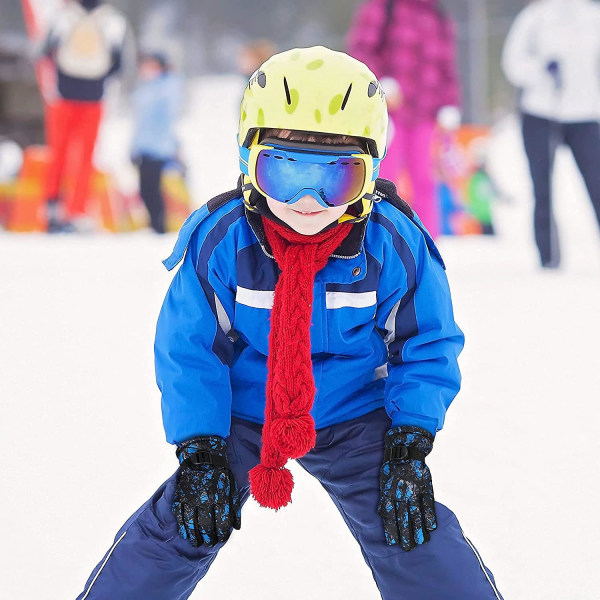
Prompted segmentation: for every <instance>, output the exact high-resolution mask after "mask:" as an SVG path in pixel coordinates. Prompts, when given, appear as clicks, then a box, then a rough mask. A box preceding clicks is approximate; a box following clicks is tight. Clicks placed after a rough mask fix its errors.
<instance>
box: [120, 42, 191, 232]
mask: <svg viewBox="0 0 600 600" xmlns="http://www.w3.org/2000/svg"><path fill="white" fill-rule="evenodd" d="M139 78H140V82H139V84H138V86H137V87H136V89H135V91H134V92H133V96H132V103H133V112H134V121H135V124H134V133H133V139H132V147H131V158H132V161H133V162H134V163H135V164H137V165H138V167H139V173H140V195H141V197H142V200H143V201H144V204H145V205H146V208H147V209H148V214H149V215H150V226H151V227H152V229H153V230H154V231H155V232H156V233H165V230H166V227H165V201H164V198H163V194H162V190H161V176H162V172H163V170H164V168H165V166H166V165H167V164H168V163H169V162H173V161H176V160H177V152H178V146H179V144H178V141H177V136H176V134H175V123H176V121H177V118H178V116H179V114H180V111H181V105H182V90H181V80H180V78H179V76H178V75H177V74H176V73H174V72H173V70H172V68H171V67H170V65H169V61H168V59H167V57H166V56H165V55H164V54H162V53H154V54H145V55H143V56H142V57H141V60H140V66H139Z"/></svg>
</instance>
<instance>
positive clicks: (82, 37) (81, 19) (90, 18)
mask: <svg viewBox="0 0 600 600" xmlns="http://www.w3.org/2000/svg"><path fill="white" fill-rule="evenodd" d="M101 10H102V7H98V8H95V9H93V10H91V11H89V12H88V11H86V10H83V9H82V10H81V11H78V14H77V15H76V16H75V18H74V20H73V21H72V23H71V24H70V26H69V27H68V28H67V29H66V30H65V31H64V32H63V34H62V35H61V38H60V40H59V43H58V48H57V52H56V64H57V66H58V68H59V69H60V71H61V72H62V73H64V74H65V75H68V76H70V77H76V78H77V79H101V78H103V77H106V75H107V74H108V72H109V71H110V68H111V66H112V62H113V58H112V52H111V46H110V43H109V41H108V39H107V36H106V34H105V32H104V29H103V27H102V20H101V15H99V14H98V13H99V11H101Z"/></svg>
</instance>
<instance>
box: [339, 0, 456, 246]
mask: <svg viewBox="0 0 600 600" xmlns="http://www.w3.org/2000/svg"><path fill="white" fill-rule="evenodd" d="M347 47H348V52H349V53H350V54H351V55H352V56H355V57H356V58H358V59H359V60H361V61H363V62H364V63H366V64H367V65H369V67H370V68H371V69H372V70H373V71H374V72H375V74H376V75H377V76H378V77H379V78H380V79H381V83H382V86H383V89H384V91H385V94H386V99H387V101H388V108H389V112H390V118H391V122H392V123H391V125H392V129H393V134H392V136H391V140H390V141H389V143H388V153H387V158H386V161H385V162H384V163H383V165H382V170H381V176H382V177H385V178H387V179H390V180H392V181H393V182H394V183H398V182H399V180H400V178H401V175H402V173H403V171H405V170H406V172H407V174H408V176H409V179H410V187H411V193H410V196H409V197H410V202H411V206H412V207H413V208H414V209H415V210H416V211H417V213H418V214H419V216H420V217H421V219H422V220H423V223H424V224H425V226H426V227H427V229H428V230H429V232H430V233H431V235H432V236H433V237H436V236H437V235H438V234H439V232H440V225H441V223H440V214H439V208H438V202H437V199H436V196H435V185H434V173H433V161H432V156H431V147H432V142H433V136H434V133H435V129H436V124H440V125H441V126H442V127H444V128H450V129H452V128H456V127H458V125H459V124H460V118H461V117H460V111H459V108H458V107H459V103H460V100H459V96H460V93H459V85H458V79H457V74H456V67H455V35H454V24H453V21H452V20H451V18H450V17H449V16H448V15H447V14H446V13H445V12H444V10H443V9H442V8H441V6H440V3H439V1H438V0H369V1H368V2H366V3H364V4H363V5H362V6H360V7H359V9H358V11H357V12H356V15H355V18H354V22H353V24H352V26H351V28H350V30H349V32H348V36H347Z"/></svg>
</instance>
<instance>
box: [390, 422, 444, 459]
mask: <svg viewBox="0 0 600 600" xmlns="http://www.w3.org/2000/svg"><path fill="white" fill-rule="evenodd" d="M434 439H435V438H434V436H433V435H432V434H431V433H430V432H429V431H427V430H426V429H423V428H422V427H415V426H412V425H398V426H396V427H392V428H391V429H390V430H388V432H387V433H386V435H385V448H386V450H391V449H392V448H395V447H397V446H405V447H406V448H408V450H409V453H408V454H407V455H406V456H403V457H402V456H398V457H395V458H415V459H420V460H423V459H424V458H425V457H426V456H427V455H428V454H429V453H430V452H431V450H432V448H433V441H434ZM411 453H412V454H413V456H411V455H410V454H411ZM388 454H389V453H388V452H386V456H387V455H388ZM417 454H418V455H419V456H417ZM421 457H422V458H421Z"/></svg>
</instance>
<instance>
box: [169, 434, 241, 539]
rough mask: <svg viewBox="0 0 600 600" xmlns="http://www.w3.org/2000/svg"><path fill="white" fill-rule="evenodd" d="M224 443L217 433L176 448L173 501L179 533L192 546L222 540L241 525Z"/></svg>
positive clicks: (237, 498)
mask: <svg viewBox="0 0 600 600" xmlns="http://www.w3.org/2000/svg"><path fill="white" fill-rule="evenodd" d="M226 447H227V444H226V442H225V440H224V439H223V438H221V437H218V436H207V437H198V438H194V439H192V440H189V441H187V442H185V443H184V444H182V445H181V446H180V447H179V448H178V450H177V457H178V458H179V463H180V469H181V470H180V473H179V477H178V480H177V488H176V491H175V498H174V501H173V507H172V508H173V513H174V515H175V518H176V519H177V525H178V526H179V535H181V537H182V538H183V539H184V540H188V541H189V542H190V544H192V546H194V547H198V546H201V545H202V544H205V545H206V546H209V547H211V546H214V545H215V544H218V543H220V542H226V541H227V540H228V538H229V536H230V535H231V530H232V528H234V529H239V528H240V525H241V506H240V499H239V494H238V488H237V484H236V482H235V479H234V477H233V473H232V472H231V469H230V468H229V462H228V460H227V454H226Z"/></svg>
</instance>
